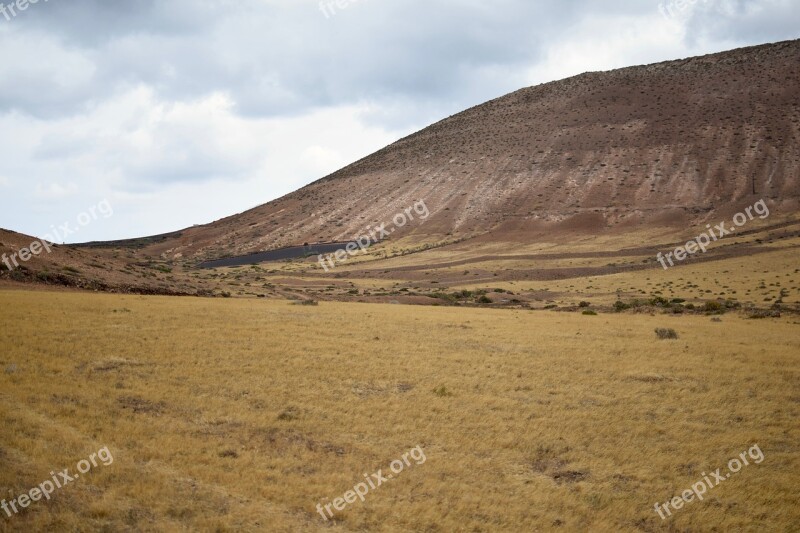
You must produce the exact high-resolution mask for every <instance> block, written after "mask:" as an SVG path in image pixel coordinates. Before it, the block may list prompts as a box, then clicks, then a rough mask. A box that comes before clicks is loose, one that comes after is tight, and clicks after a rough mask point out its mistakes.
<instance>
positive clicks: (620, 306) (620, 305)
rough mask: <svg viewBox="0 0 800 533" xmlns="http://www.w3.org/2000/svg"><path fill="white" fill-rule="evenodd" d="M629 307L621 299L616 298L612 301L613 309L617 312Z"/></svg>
mask: <svg viewBox="0 0 800 533" xmlns="http://www.w3.org/2000/svg"><path fill="white" fill-rule="evenodd" d="M630 308H631V306H630V305H628V304H626V303H625V302H623V301H622V300H617V301H616V302H614V311H616V312H617V313H619V312H621V311H625V310H626V309H630Z"/></svg>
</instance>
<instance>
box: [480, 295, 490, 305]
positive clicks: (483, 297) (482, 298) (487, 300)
mask: <svg viewBox="0 0 800 533" xmlns="http://www.w3.org/2000/svg"><path fill="white" fill-rule="evenodd" d="M478 303H479V304H490V303H492V301H491V300H490V299H489V298H487V297H486V296H481V297H480V298H478Z"/></svg>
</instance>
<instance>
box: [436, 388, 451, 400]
mask: <svg viewBox="0 0 800 533" xmlns="http://www.w3.org/2000/svg"><path fill="white" fill-rule="evenodd" d="M433 393H434V394H435V395H436V396H438V397H440V398H445V397H447V396H452V395H453V393H452V392H450V391H449V390H447V387H445V386H444V385H441V386H439V387H436V388H435V389H433Z"/></svg>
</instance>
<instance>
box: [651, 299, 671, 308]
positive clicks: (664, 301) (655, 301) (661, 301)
mask: <svg viewBox="0 0 800 533" xmlns="http://www.w3.org/2000/svg"><path fill="white" fill-rule="evenodd" d="M649 303H650V305H653V306H656V307H669V300H667V299H666V298H664V297H663V296H656V297H655V298H651V299H650V302H649Z"/></svg>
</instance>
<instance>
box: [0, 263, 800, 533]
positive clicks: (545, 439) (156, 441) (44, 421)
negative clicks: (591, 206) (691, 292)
mask: <svg viewBox="0 0 800 533" xmlns="http://www.w3.org/2000/svg"><path fill="white" fill-rule="evenodd" d="M676 272H677V271H676ZM718 320H720V319H716V320H714V321H712V319H711V317H706V316H697V315H691V316H690V315H681V316H671V315H656V316H650V315H648V314H624V313H622V314H605V313H600V314H599V315H596V316H587V315H582V314H579V313H560V312H547V311H525V310H511V309H506V310H493V309H480V308H451V307H430V306H398V305H378V304H374V305H373V304H371V305H367V304H358V303H326V302H323V303H321V304H320V305H319V306H301V305H292V304H291V303H290V302H285V301H277V300H263V299H262V300H256V299H235V298H234V299H200V298H167V297H154V296H130V295H126V296H121V295H109V294H93V293H72V292H45V291H23V290H5V291H1V292H0V343H1V344H2V348H0V424H2V433H0V498H2V499H5V500H11V499H13V498H16V497H17V496H18V495H20V494H22V493H25V492H28V491H29V490H30V489H31V488H33V487H36V486H38V485H39V484H40V483H42V482H43V481H44V480H47V479H49V478H50V477H51V474H50V472H51V471H54V472H55V471H58V472H60V471H62V470H64V469H67V468H68V469H70V471H71V472H75V469H76V464H77V463H78V461H80V460H82V459H87V458H88V457H89V456H90V455H91V454H92V453H95V452H97V450H99V449H100V448H102V447H108V450H109V452H110V453H111V454H112V455H113V459H114V461H113V463H112V464H109V465H107V466H105V465H103V464H100V465H98V466H97V467H95V468H93V469H92V470H91V471H90V472H89V473H87V474H85V475H82V476H81V478H80V479H76V480H75V481H74V482H72V483H70V484H69V485H67V486H65V487H63V488H62V489H59V490H56V491H55V492H54V493H53V495H52V496H51V499H50V500H49V501H45V500H41V501H38V502H33V503H31V505H30V506H29V507H27V508H26V509H24V510H22V512H21V513H20V514H14V515H13V516H11V517H8V516H6V513H4V512H2V511H0V530H1V531H44V530H50V531H68V530H71V531H88V530H104V531H180V530H184V531H189V530H192V531H197V530H202V531H233V530H242V531H261V530H268V531H287V532H288V531H292V532H295V531H429V532H436V531H441V532H445V531H448V532H449V531H464V532H467V531H469V532H480V531H553V530H563V531H587V530H588V531H798V527H800V525H799V524H800V506H799V505H798V494H800V424H798V419H799V417H800V324H799V322H800V320H798V318H797V316H796V315H790V316H784V317H783V318H780V319H766V320H748V319H745V318H743V317H742V316H739V315H737V314H734V313H729V314H726V315H724V316H722V317H721V321H718ZM656 328H673V329H674V330H675V331H676V332H677V334H678V336H679V338H678V339H677V340H659V339H657V337H656V334H655V333H654V330H655V329H656ZM755 444H757V445H758V446H759V447H760V450H762V451H763V456H764V459H763V461H762V462H760V463H759V464H755V463H753V462H752V461H751V464H750V465H749V466H745V467H744V468H742V469H741V471H739V472H738V473H736V474H733V475H731V477H730V478H729V479H725V481H724V482H722V483H720V485H719V486H716V487H713V488H710V489H709V490H708V492H707V494H706V495H705V499H704V500H703V501H697V500H696V499H695V500H694V501H691V502H690V503H687V504H685V506H684V507H683V508H682V509H680V510H675V511H674V512H673V515H672V516H671V517H668V518H667V519H666V520H662V519H661V518H660V517H659V515H658V514H657V513H656V512H655V510H654V504H655V503H656V502H662V503H663V502H666V501H667V500H669V499H671V498H672V497H673V496H677V495H680V494H681V492H683V491H684V490H686V489H688V488H690V487H691V486H692V485H693V484H694V483H696V482H698V481H700V480H702V479H703V474H704V473H706V474H708V473H710V472H714V471H715V470H716V469H717V468H721V469H722V472H723V473H724V472H725V471H726V470H727V466H726V465H727V464H728V461H729V460H730V459H732V458H735V457H739V454H740V453H741V452H743V451H745V450H748V449H750V448H751V447H752V446H753V445H755ZM416 446H419V447H421V448H422V450H424V454H425V461H424V462H422V463H421V464H416V463H414V462H411V465H410V466H408V467H407V468H405V470H404V471H403V472H402V473H400V474H399V475H397V476H395V478H394V479H391V480H389V481H387V482H386V483H384V484H383V485H382V486H380V487H376V488H375V489H374V490H371V491H370V492H369V493H368V494H367V495H366V500H365V501H364V502H363V503H362V502H361V501H358V500H357V501H355V502H354V503H351V504H349V505H347V507H346V508H345V509H344V510H343V511H339V512H336V514H335V520H329V521H325V520H324V519H323V518H322V517H321V516H320V514H318V512H317V510H316V505H317V503H322V504H323V505H324V504H329V503H331V500H333V499H334V498H338V497H341V496H342V495H343V494H345V493H346V492H347V491H348V490H350V489H351V488H353V486H354V485H356V484H357V483H359V482H361V481H363V480H364V474H371V473H375V472H378V470H382V471H383V474H384V476H385V475H386V474H387V473H388V472H389V465H390V463H391V462H392V461H394V460H397V459H400V458H401V457H402V455H403V454H404V453H406V452H408V451H409V450H411V449H412V448H414V447H416Z"/></svg>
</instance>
